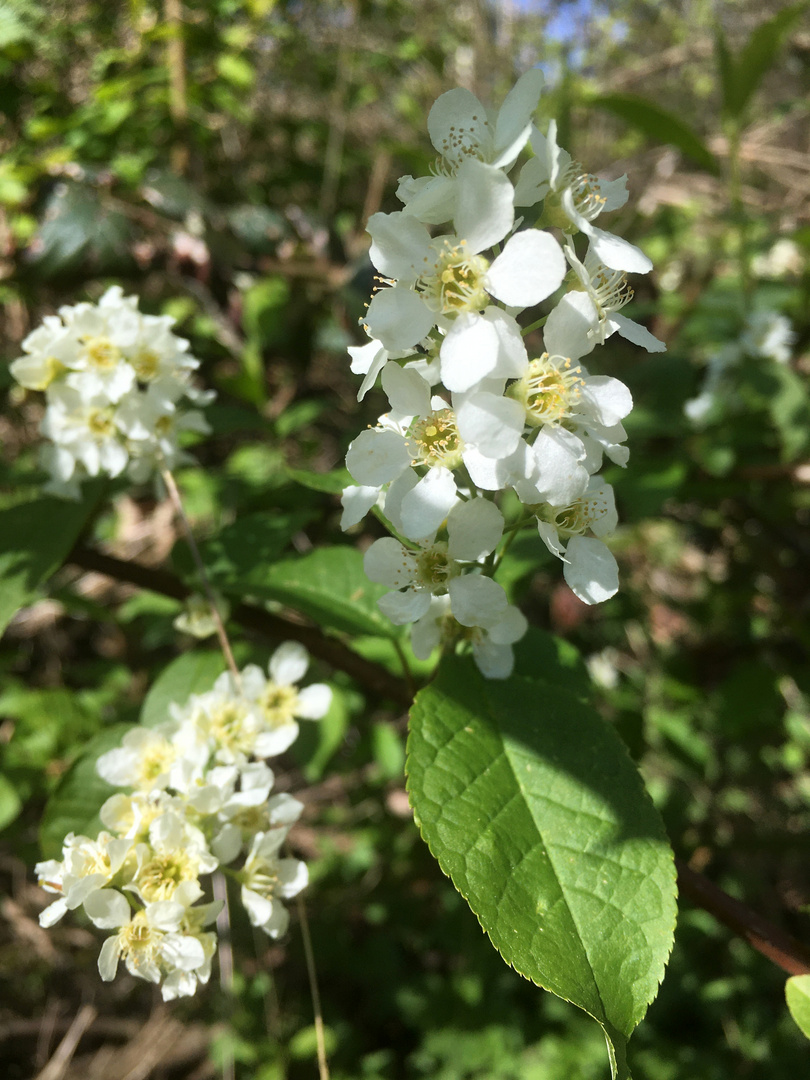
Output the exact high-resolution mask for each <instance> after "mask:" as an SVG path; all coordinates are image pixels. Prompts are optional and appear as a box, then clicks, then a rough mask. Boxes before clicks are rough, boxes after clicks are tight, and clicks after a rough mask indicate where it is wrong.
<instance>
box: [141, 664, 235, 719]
mask: <svg viewBox="0 0 810 1080" xmlns="http://www.w3.org/2000/svg"><path fill="white" fill-rule="evenodd" d="M224 670H225V658H224V657H223V655H222V653H221V652H213V651H211V650H205V651H198V650H196V649H195V650H194V651H192V652H187V653H183V655H182V656H178V657H177V659H176V660H173V661H172V663H171V664H169V666H168V667H167V668H164V669H163V671H161V673H160V675H158V677H157V678H156V679H155V681H154V682H153V683H152V686H151V687H150V689H149V693H148V694H147V695H146V698H145V699H144V703H143V706H142V708H141V723H142V724H145V725H146V726H147V727H154V726H155V725H156V724H162V723H164V722H165V721H166V720H170V719H171V715H170V713H169V706H170V705H172V704H177V705H182V704H183V703H184V702H186V701H188V699H189V698H190V697H191V695H192V694H203V693H205V692H206V691H207V690H210V689H211V687H212V686H213V685H214V682H215V680H216V678H217V676H218V675H219V674H220V673H221V672H223V671H224Z"/></svg>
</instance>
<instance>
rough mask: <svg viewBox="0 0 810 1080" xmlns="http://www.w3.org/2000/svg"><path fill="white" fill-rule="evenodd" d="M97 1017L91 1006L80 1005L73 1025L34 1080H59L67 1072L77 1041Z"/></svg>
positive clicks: (95, 1010) (94, 1009) (93, 1007)
mask: <svg viewBox="0 0 810 1080" xmlns="http://www.w3.org/2000/svg"><path fill="white" fill-rule="evenodd" d="M97 1015H98V1011H97V1009H96V1008H95V1006H93V1005H82V1007H81V1009H79V1011H78V1012H77V1013H76V1016H75V1017H74V1019H73V1023H72V1024H71V1025H70V1027H69V1028H68V1029H67V1031H66V1032H65V1034H64V1036H63V1037H62V1041H61V1042H60V1043H59V1045H58V1046H57V1048H56V1050H55V1052H54V1055H53V1057H52V1058H51V1060H50V1061H49V1062H48V1064H47V1065H46V1066H45V1068H44V1069H43V1070H42V1072H40V1073H38V1074H37V1076H36V1080H61V1078H62V1077H63V1076H64V1075H65V1073H66V1072H67V1068H68V1066H69V1065H70V1062H71V1059H72V1058H73V1055H74V1054H75V1053H76V1047H77V1046H78V1045H79V1041H80V1039H81V1037H82V1035H84V1033H85V1032H86V1031H87V1029H88V1028H89V1027H90V1025H91V1024H92V1023H93V1021H94V1020H95V1018H96V1016H97Z"/></svg>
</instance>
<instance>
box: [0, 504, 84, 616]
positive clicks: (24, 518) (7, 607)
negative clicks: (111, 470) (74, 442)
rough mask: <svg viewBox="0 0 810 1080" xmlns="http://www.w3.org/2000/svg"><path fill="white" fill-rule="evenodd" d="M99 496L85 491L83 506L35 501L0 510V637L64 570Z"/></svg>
mask: <svg viewBox="0 0 810 1080" xmlns="http://www.w3.org/2000/svg"><path fill="white" fill-rule="evenodd" d="M100 494H101V491H100V487H99V485H98V484H95V485H88V486H87V487H86V488H85V497H84V499H83V501H82V502H78V503H73V502H65V500H64V499H56V498H39V499H35V500H32V501H30V502H22V503H18V504H17V505H15V506H10V507H6V508H5V509H0V585H1V586H2V587H1V588H0V632H2V631H3V630H4V629H5V627H6V626H7V625H8V623H9V621H10V620H11V618H12V617H13V616H14V615H15V613H16V612H17V611H18V610H19V609H20V608H21V607H22V606H23V604H27V603H30V602H31V601H32V600H33V599H34V598H35V597H36V595H37V591H38V589H39V586H40V585H41V583H42V582H43V581H45V580H46V578H48V577H50V575H51V574H52V573H53V572H54V571H55V570H57V569H58V568H59V567H60V566H61V565H62V563H63V562H64V560H65V557H66V556H67V554H68V552H69V551H70V549H71V548H72V547H73V545H74V543H75V542H76V539H77V538H78V536H79V534H80V532H81V531H82V528H83V527H84V525H85V523H86V521H87V519H88V517H89V516H90V514H91V513H92V512H93V509H94V507H95V505H96V502H97V501H98V498H99V496H100Z"/></svg>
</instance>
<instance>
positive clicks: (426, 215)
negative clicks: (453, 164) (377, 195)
mask: <svg viewBox="0 0 810 1080" xmlns="http://www.w3.org/2000/svg"><path fill="white" fill-rule="evenodd" d="M420 179H421V180H423V181H424V183H421V184H420V183H419V182H418V181H415V182H414V189H413V194H411V196H410V197H409V198H408V200H407V202H406V205H405V213H406V214H413V216H414V217H415V218H418V219H419V220H420V221H423V222H424V223H425V224H426V225H442V224H443V223H444V222H445V221H450V220H451V219H452V217H453V214H454V213H455V211H456V190H457V186H456V182H455V179H453V178H451V177H449V176H424V177H420ZM401 188H402V184H401V183H400V188H399V189H398V190H397V196H398V197H399V198H400V199H401V198H402V195H401V194H400V189H401Z"/></svg>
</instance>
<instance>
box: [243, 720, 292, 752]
mask: <svg viewBox="0 0 810 1080" xmlns="http://www.w3.org/2000/svg"><path fill="white" fill-rule="evenodd" d="M298 730H299V729H298V724H296V723H295V721H294V720H291V721H288V722H287V723H285V724H279V725H278V727H274V728H273V729H272V730H271V731H261V732H259V734H258V735H257V736H256V738H255V740H254V742H253V753H254V754H255V756H256V757H260V758H269V757H278V755H279V754H283V753H284V751H285V750H289V748H290V747H291V746H292V744H293V743H294V742H295V740H296V739H297V738H298Z"/></svg>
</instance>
